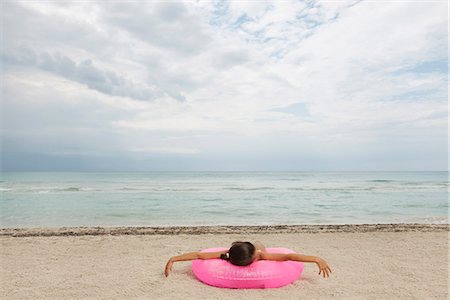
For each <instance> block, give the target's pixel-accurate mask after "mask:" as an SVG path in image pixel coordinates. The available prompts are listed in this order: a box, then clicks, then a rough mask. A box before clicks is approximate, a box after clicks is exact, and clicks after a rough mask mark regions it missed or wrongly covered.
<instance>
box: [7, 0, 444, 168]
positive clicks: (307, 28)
mask: <svg viewBox="0 0 450 300" xmlns="http://www.w3.org/2000/svg"><path fill="white" fill-rule="evenodd" d="M68 5H69V6H66V5H59V4H58V3H56V2H30V1H19V2H12V1H8V2H5V4H4V9H3V10H2V12H1V13H2V18H3V20H4V28H3V29H2V33H3V36H4V44H3V45H4V46H3V47H2V49H1V51H2V63H3V66H4V91H3V98H4V101H3V102H4V105H3V106H4V107H3V108H4V109H3V110H4V113H3V114H4V117H3V120H2V139H3V141H4V145H5V149H7V150H8V151H10V152H14V153H16V152H17V153H19V152H21V151H22V152H23V151H25V152H26V151H30V149H41V151H43V152H44V154H45V155H50V153H54V154H55V155H56V153H72V154H73V153H80V155H81V154H83V155H87V156H89V155H94V154H98V153H102V154H105V155H106V153H109V154H111V155H113V154H114V155H117V157H124V159H125V158H127V159H132V158H136V157H140V158H142V157H147V158H148V157H155V155H156V154H158V153H159V154H161V153H165V155H168V157H182V160H183V161H184V162H185V163H186V165H189V166H194V165H196V164H197V165H198V164H201V161H202V159H203V163H204V164H205V165H204V166H203V167H205V168H207V167H206V165H207V164H212V165H211V168H219V169H220V168H222V167H223V168H224V167H225V166H228V165H230V160H233V161H236V162H239V163H237V164H238V165H239V164H241V165H242V166H243V167H244V166H250V165H251V166H253V167H255V166H257V165H258V164H257V163H256V162H254V164H245V161H246V160H251V159H252V157H258V159H259V162H261V163H262V167H261V168H264V166H267V167H268V168H269V166H270V168H273V167H274V166H276V165H277V162H280V165H281V161H282V160H283V164H282V165H283V166H289V165H292V166H306V165H307V166H310V167H314V166H316V167H317V168H323V169H326V168H327V166H330V167H331V166H333V167H334V168H341V169H354V168H357V167H359V166H361V165H364V166H365V168H369V169H370V168H376V167H377V166H378V165H382V166H385V167H386V166H389V164H393V165H392V168H393V169H395V166H396V164H395V160H394V162H393V157H396V158H398V157H401V156H402V153H403V154H405V155H404V157H408V159H409V160H405V161H403V162H401V163H400V162H399V163H398V164H397V167H398V168H408V161H409V162H410V163H411V166H413V165H414V166H415V168H416V167H417V168H419V166H422V167H423V168H435V169H439V168H440V169H442V168H443V167H441V166H443V164H444V163H445V162H446V154H445V153H444V151H442V149H446V147H447V146H446V140H447V63H448V58H447V50H448V49H447V47H448V46H447V42H448V35H447V21H448V16H447V13H446V9H445V8H446V4H445V3H441V2H432V3H424V2H401V1H395V2H390V3H383V5H380V4H379V3H377V2H374V1H292V2H290V1H283V2H278V1H253V2H252V1H214V2H208V1H199V2H145V3H137V2H100V1H97V2H94V1H92V2H70V3H68ZM18 16H20V18H18ZM68 134H71V136H72V138H71V139H64V137H65V136H67V135H68ZM438 149H441V150H438ZM379 153H383V155H381V154H380V155H379ZM406 153H407V154H408V155H406ZM444 154H445V155H444ZM355 157H357V158H358V159H357V160H358V161H357V162H355ZM427 157H428V158H427ZM430 157H432V158H433V159H431V158H430ZM194 158H195V159H194ZM189 159H191V160H189ZM364 160H366V161H365V162H364ZM188 161H189V163H188ZM193 161H195V162H196V163H195V164H194V163H193ZM372 161H373V162H372ZM153 162H154V161H153ZM213 162H214V164H213ZM289 162H292V163H291V164H290V163H289ZM310 162H314V163H310ZM363 162H364V164H363ZM413 162H414V164H413ZM160 166H161V165H160ZM149 168H151V166H149ZM199 168H200V166H199ZM211 168H210V169H211ZM299 168H300V167H299ZM386 168H387V167H386Z"/></svg>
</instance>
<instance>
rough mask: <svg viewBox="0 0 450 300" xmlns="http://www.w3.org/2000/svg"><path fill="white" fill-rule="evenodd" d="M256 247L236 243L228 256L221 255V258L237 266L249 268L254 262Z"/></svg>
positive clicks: (250, 244) (246, 243)
mask: <svg viewBox="0 0 450 300" xmlns="http://www.w3.org/2000/svg"><path fill="white" fill-rule="evenodd" d="M255 250H256V248H255V246H254V245H253V244H252V243H250V242H234V243H233V244H231V248H230V250H228V252H227V253H226V254H221V255H220V258H221V259H225V260H228V261H229V262H230V263H232V264H233V265H236V266H247V265H249V264H251V263H252V262H253V255H254V254H255Z"/></svg>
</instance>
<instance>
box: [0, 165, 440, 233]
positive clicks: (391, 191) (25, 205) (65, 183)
mask: <svg viewBox="0 0 450 300" xmlns="http://www.w3.org/2000/svg"><path fill="white" fill-rule="evenodd" d="M448 186H449V184H448V173H447V172H149V173H142V172H125V173H81V172H70V173H64V172H42V173H40V172H4V173H2V174H1V182H0V191H1V200H0V217H1V219H0V226H1V227H59V226H174V225H182V226H184V225H274V224H360V223H448V194H447V192H448Z"/></svg>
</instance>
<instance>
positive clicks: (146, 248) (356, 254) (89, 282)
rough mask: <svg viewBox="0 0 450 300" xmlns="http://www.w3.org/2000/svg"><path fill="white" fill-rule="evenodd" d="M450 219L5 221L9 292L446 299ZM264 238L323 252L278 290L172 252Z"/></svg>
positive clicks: (30, 295)
mask: <svg viewBox="0 0 450 300" xmlns="http://www.w3.org/2000/svg"><path fill="white" fill-rule="evenodd" d="M448 234H449V231H448V225H436V226H431V225H430V226H427V225H395V224H394V225H376V226H375V225H363V226H359V227H358V226H354V225H349V226H341V227H336V226H297V227H296V226H278V227H277V226H274V227H266V226H261V227H257V226H253V227H204V228H202V227H189V228H182V227H178V228H59V229H2V230H0V241H1V256H0V257H1V285H0V295H2V299H448V278H449V273H448ZM235 240H250V241H254V240H260V241H262V242H263V243H264V244H265V245H266V246H267V247H287V248H291V249H293V250H296V251H297V252H300V253H304V254H309V255H317V256H320V257H323V258H324V259H326V260H327V261H328V262H329V264H330V265H331V268H332V269H333V273H332V275H331V277H330V278H327V279H324V278H322V277H320V276H319V275H318V270H317V267H316V266H315V265H314V264H307V265H306V267H305V271H304V273H303V275H302V277H301V278H300V279H299V280H298V281H296V282H295V283H293V284H291V285H289V286H285V287H282V288H278V289H266V290H233V289H220V288H215V287H211V286H207V285H205V284H203V283H201V282H199V281H198V280H196V279H195V277H194V276H193V274H192V271H191V268H190V263H189V262H177V263H175V264H174V268H173V272H172V274H171V275H170V276H169V277H168V278H165V277H164V276H163V270H164V266H165V263H166V261H167V259H168V258H169V257H170V256H174V255H178V254H181V253H184V252H189V251H196V250H200V249H203V248H209V247H216V246H218V247H220V246H228V245H229V244H230V243H231V242H232V241H235Z"/></svg>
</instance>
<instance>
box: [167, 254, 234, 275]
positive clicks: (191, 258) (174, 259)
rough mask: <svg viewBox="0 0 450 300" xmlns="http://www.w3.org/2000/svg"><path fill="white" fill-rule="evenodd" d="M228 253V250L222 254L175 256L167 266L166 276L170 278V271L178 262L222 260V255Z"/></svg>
mask: <svg viewBox="0 0 450 300" xmlns="http://www.w3.org/2000/svg"><path fill="white" fill-rule="evenodd" d="M226 252H228V250H224V251H220V252H189V253H184V254H181V255H178V256H173V257H171V258H170V259H169V261H168V262H167V264H166V269H165V270H164V275H166V277H167V276H169V273H170V271H172V265H173V263H174V262H177V261H187V260H194V259H212V258H220V255H221V254H224V253H226Z"/></svg>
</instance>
